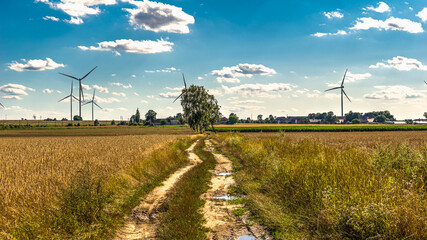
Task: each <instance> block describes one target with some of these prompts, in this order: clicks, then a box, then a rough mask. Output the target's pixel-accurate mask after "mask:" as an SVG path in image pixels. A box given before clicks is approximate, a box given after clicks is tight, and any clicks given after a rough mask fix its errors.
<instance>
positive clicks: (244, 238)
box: [238, 235, 256, 240]
mask: <svg viewBox="0 0 427 240" xmlns="http://www.w3.org/2000/svg"><path fill="white" fill-rule="evenodd" d="M255 239H256V237H254V236H252V235H243V236H240V237H239V238H238V240H255Z"/></svg>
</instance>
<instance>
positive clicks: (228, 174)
mask: <svg viewBox="0 0 427 240" xmlns="http://www.w3.org/2000/svg"><path fill="white" fill-rule="evenodd" d="M231 174H233V172H223V173H217V174H216V175H217V176H230V175H231Z"/></svg>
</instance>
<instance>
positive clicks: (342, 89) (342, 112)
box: [325, 69, 351, 117]
mask: <svg viewBox="0 0 427 240" xmlns="http://www.w3.org/2000/svg"><path fill="white" fill-rule="evenodd" d="M347 70H348V69H346V70H345V73H344V77H343V78H342V82H341V86H339V87H334V88H331V89H328V90H325V92H327V91H331V90H335V89H341V117H344V101H343V94H344V95H345V96H346V97H347V99H348V101H350V102H351V100H350V98H349V97H348V96H347V94H346V93H345V91H344V80H345V75H346V74H347Z"/></svg>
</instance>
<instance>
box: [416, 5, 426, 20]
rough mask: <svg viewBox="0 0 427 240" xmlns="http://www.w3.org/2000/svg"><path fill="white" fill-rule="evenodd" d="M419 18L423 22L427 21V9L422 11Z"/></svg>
mask: <svg viewBox="0 0 427 240" xmlns="http://www.w3.org/2000/svg"><path fill="white" fill-rule="evenodd" d="M417 17H419V18H421V20H423V22H426V21H427V8H424V9H423V10H421V11H420V12H419V13H418V14H417Z"/></svg>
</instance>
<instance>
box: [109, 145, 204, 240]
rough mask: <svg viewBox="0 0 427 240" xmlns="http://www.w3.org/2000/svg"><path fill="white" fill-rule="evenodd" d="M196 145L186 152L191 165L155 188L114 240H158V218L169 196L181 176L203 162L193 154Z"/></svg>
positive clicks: (136, 208) (131, 215)
mask: <svg viewBox="0 0 427 240" xmlns="http://www.w3.org/2000/svg"><path fill="white" fill-rule="evenodd" d="M196 144H197V142H195V143H194V144H193V145H191V146H190V147H189V148H188V149H187V150H186V151H187V152H188V155H189V156H188V158H189V160H190V162H189V164H188V165H187V166H185V167H183V168H181V169H179V170H178V171H176V172H175V173H173V174H172V175H171V176H170V177H169V178H168V179H166V180H165V181H164V182H163V183H162V185H161V186H158V187H156V188H154V189H153V191H151V192H150V193H149V194H148V195H147V196H146V197H145V199H144V200H143V201H142V202H141V203H140V204H139V205H138V206H136V207H135V208H134V209H133V210H132V212H131V214H130V215H129V216H127V217H126V218H125V224H124V226H123V227H122V228H120V229H118V231H117V234H116V237H115V238H114V239H117V240H118V239H156V231H157V227H158V216H159V215H160V214H161V213H162V205H163V203H164V202H165V200H166V197H167V194H168V193H169V192H170V190H171V189H172V188H173V187H174V186H175V184H176V183H177V182H178V181H179V179H180V178H181V176H183V175H184V174H185V173H187V172H188V171H189V170H190V169H192V168H193V167H195V166H196V165H197V164H199V163H200V162H201V160H200V158H199V157H198V156H197V155H196V154H195V153H194V152H193V149H194V147H195V146H196Z"/></svg>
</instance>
